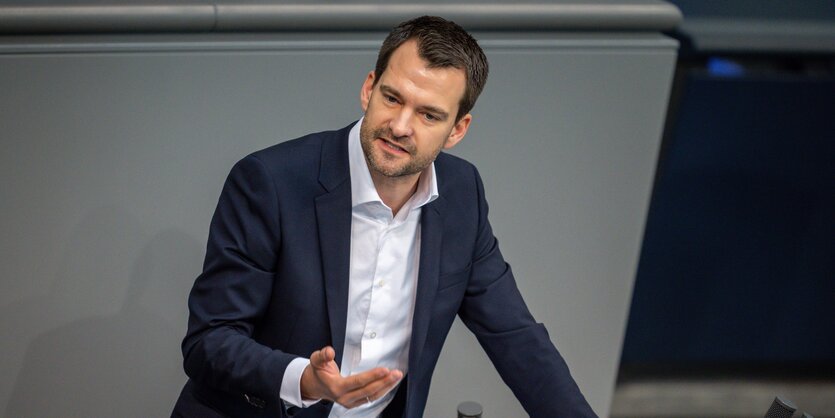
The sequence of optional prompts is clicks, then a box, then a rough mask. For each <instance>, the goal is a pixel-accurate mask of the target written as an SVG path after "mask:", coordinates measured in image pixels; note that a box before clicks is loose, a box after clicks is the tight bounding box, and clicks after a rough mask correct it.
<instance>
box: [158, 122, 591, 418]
mask: <svg viewBox="0 0 835 418" xmlns="http://www.w3.org/2000/svg"><path fill="white" fill-rule="evenodd" d="M350 128H351V126H348V127H346V128H343V129H341V130H339V131H330V132H321V133H316V134H311V135H308V136H305V137H302V138H298V139H296V140H292V141H288V142H285V143H281V144H278V145H275V146H272V147H270V148H267V149H265V150H262V151H258V152H256V153H254V154H251V155H249V156H247V157H245V158H244V159H242V160H241V161H239V162H238V163H237V164H236V165H235V166H234V168H233V169H232V171H231V173H230V174H229V177H228V178H227V180H226V184H225V185H224V187H223V191H222V193H221V196H220V200H219V202H218V205H217V209H216V211H215V215H214V217H213V219H212V223H211V229H210V232H209V240H208V246H207V251H206V260H205V264H204V267H203V272H202V274H201V275H200V276H199V277H198V278H197V280H196V281H195V284H194V288H193V289H192V291H191V295H190V297H189V311H190V316H189V324H188V333H187V335H186V337H185V340H184V341H183V345H182V349H183V356H184V366H185V370H186V374H187V375H188V376H189V378H190V379H189V382H188V383H187V384H186V387H185V388H184V389H183V392H182V393H181V395H180V399H179V400H178V402H177V405H176V406H175V410H174V415H175V416H196V417H207V416H234V417H262V416H263V417H273V418H275V417H282V416H286V415H293V414H295V415H296V416H298V417H326V416H327V414H328V412H329V410H330V407H331V405H330V404H328V403H326V402H322V403H319V404H317V405H315V406H313V407H311V408H307V409H303V410H299V409H296V408H290V409H289V410H288V409H286V408H285V407H284V405H283V403H282V401H281V400H280V398H279V387H280V383H281V380H282V377H283V374H284V370H285V368H286V367H287V365H288V364H289V363H290V361H291V360H293V359H294V358H296V357H298V356H305V357H307V356H309V355H310V354H311V353H312V352H313V351H315V350H318V349H320V348H322V347H324V346H327V345H330V346H332V347H333V348H334V349H335V350H336V362H337V363H339V364H341V358H342V349H343V344H344V342H345V325H346V318H347V306H348V273H349V268H350V265H349V264H350V245H351V243H350V237H351V182H350V179H349V167H348V132H349V130H350ZM435 171H436V174H437V179H438V187H439V193H440V197H439V198H438V199H436V200H435V201H433V202H432V203H430V204H428V205H427V206H425V207H424V208H423V211H422V214H421V226H420V227H421V246H420V264H419V272H418V284H417V296H416V306H415V312H414V320H413V328H412V338H411V345H410V347H409V372H408V374H407V376H406V377H405V379H404V381H403V382H402V383H401V385H400V388H399V389H398V393H397V395H396V396H395V400H394V401H393V402H392V404H391V405H390V406H389V407H388V408H387V410H386V413H385V414H384V416H398V417H399V416H402V417H409V418H418V417H421V416H422V414H423V410H424V407H425V405H426V399H427V396H428V393H429V383H430V380H431V377H432V372H433V369H434V368H435V364H436V362H437V360H438V355H439V354H440V352H441V347H442V346H443V343H444V340H445V339H446V336H447V333H448V332H449V329H450V326H451V325H452V322H453V319H454V318H455V315H456V314H457V315H459V316H460V317H461V319H462V320H463V321H464V323H465V324H466V326H467V327H468V328H469V329H470V330H471V331H472V332H473V333H474V334H475V335H476V337H477V338H478V341H479V342H480V343H481V345H482V347H483V348H484V349H485V351H486V352H487V355H488V356H489V357H490V359H491V360H492V362H493V364H494V365H495V367H496V369H497V370H498V371H499V374H500V375H501V377H502V379H503V380H504V381H505V382H506V383H507V384H508V386H509V387H510V388H511V389H512V390H513V393H514V394H515V395H516V397H517V398H518V399H519V400H520V402H521V403H522V405H523V406H524V408H525V410H526V411H527V412H528V414H530V415H531V416H533V417H548V418H553V417H561V416H565V417H591V416H594V413H593V412H592V410H591V408H590V407H589V406H588V403H587V402H586V400H585V399H584V398H583V396H582V394H581V393H580V391H579V389H578V388H577V385H576V384H575V382H574V380H573V379H572V378H571V376H570V374H569V371H568V368H567V367H566V365H565V362H564V361H563V359H562V357H561V356H560V354H559V353H558V352H557V350H556V349H555V348H554V346H553V344H552V343H551V341H550V339H549V337H548V333H547V331H546V330H545V327H544V326H543V325H542V324H538V323H536V322H535V321H534V318H533V317H532V316H531V314H530V313H529V311H528V309H527V307H526V306H525V303H524V302H523V300H522V296H521V295H520V293H519V291H518V289H517V287H516V283H515V281H514V279H513V275H512V273H511V270H510V266H508V265H507V264H506V263H505V261H504V259H503V258H502V255H501V253H500V252H499V248H498V245H497V242H496V239H495V238H494V236H493V233H492V230H491V228H490V223H489V222H488V220H487V201H486V200H485V198H484V189H483V187H482V183H481V179H480V177H479V175H478V172H477V171H476V169H475V167H474V166H473V165H471V164H470V163H468V162H466V161H464V160H462V159H460V158H457V157H454V156H450V155H447V154H444V153H441V154H440V155H439V156H438V158H437V159H436V160H435Z"/></svg>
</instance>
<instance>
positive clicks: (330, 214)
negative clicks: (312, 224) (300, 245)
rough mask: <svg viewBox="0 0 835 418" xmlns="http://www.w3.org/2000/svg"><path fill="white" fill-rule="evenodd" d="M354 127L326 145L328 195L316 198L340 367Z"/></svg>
mask: <svg viewBox="0 0 835 418" xmlns="http://www.w3.org/2000/svg"><path fill="white" fill-rule="evenodd" d="M352 126H353V125H351V126H348V127H346V128H344V129H342V130H341V131H338V132H337V133H336V135H334V136H333V137H327V138H325V139H324V140H323V143H322V157H321V158H322V162H321V167H320V172H319V182H320V184H321V185H322V187H324V188H325V190H327V193H325V194H323V195H320V196H318V197H317V198H316V220H317V223H318V227H319V249H320V251H321V256H322V271H323V273H324V282H325V297H326V300H327V304H328V321H329V323H330V331H331V344H332V345H333V348H334V350H335V351H336V363H337V364H339V365H341V364H342V351H343V349H344V345H345V324H346V321H347V317H348V279H349V274H350V266H351V265H350V264H351V182H350V181H349V179H350V171H349V168H348V132H349V131H350V129H351V127H352Z"/></svg>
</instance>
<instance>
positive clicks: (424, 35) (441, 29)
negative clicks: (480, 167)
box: [374, 16, 489, 121]
mask: <svg viewBox="0 0 835 418" xmlns="http://www.w3.org/2000/svg"><path fill="white" fill-rule="evenodd" d="M410 39H415V40H417V43H418V54H419V55H420V57H421V58H423V59H424V60H426V61H427V62H428V63H429V68H445V67H454V68H458V69H461V70H464V72H465V73H466V74H467V86H466V89H465V90H464V96H463V97H462V98H461V101H460V102H459V103H458V114H457V115H456V117H455V120H456V121H458V120H460V119H461V118H462V117H463V116H464V115H466V114H467V113H469V112H470V110H472V108H473V106H474V105H475V101H476V99H478V95H479V94H481V90H482V89H484V84H485V83H486V82H487V73H488V71H489V66H488V64H487V57H486V56H485V55H484V51H482V50H481V47H479V46H478V42H476V40H475V39H474V38H473V37H472V36H471V35H470V34H469V33H467V31H465V30H464V28H462V27H461V26H458V25H457V24H456V23H455V22H452V21H449V20H446V19H444V18H441V17H437V16H421V17H418V18H415V19H412V20H408V21H406V22H403V23H401V24H399V25H397V26H395V27H394V29H392V30H391V32H390V33H389V34H388V36H387V37H386V39H385V40H384V41H383V46H382V47H381V48H380V53H379V54H378V55H377V65H376V67H375V68H374V82H375V83H376V82H377V80H379V79H380V77H381V76H382V75H383V72H384V71H385V70H386V67H388V63H389V59H390V58H391V54H392V53H393V52H394V50H395V49H397V48H398V47H399V46H400V45H402V44H403V43H404V42H406V41H408V40H410Z"/></svg>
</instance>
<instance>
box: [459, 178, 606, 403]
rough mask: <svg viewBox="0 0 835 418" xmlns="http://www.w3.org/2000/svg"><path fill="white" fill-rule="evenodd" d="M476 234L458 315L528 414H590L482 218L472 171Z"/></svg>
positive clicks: (478, 185)
mask: <svg viewBox="0 0 835 418" xmlns="http://www.w3.org/2000/svg"><path fill="white" fill-rule="evenodd" d="M475 181H476V189H477V191H478V202H479V222H478V235H477V239H476V246H475V252H474V255H473V270H472V274H471V276H470V282H469V284H468V285H467V290H466V293H465V295H464V300H463V302H462V304H461V307H460V308H459V312H458V313H459V316H460V317H461V319H462V320H463V322H464V324H465V325H466V326H467V327H468V328H469V329H470V331H472V332H473V333H474V334H475V336H476V338H477V339H478V341H479V343H480V344H481V346H482V347H483V348H484V350H485V351H486V353H487V355H488V357H489V358H490V360H491V361H492V362H493V364H494V366H495V367H496V370H497V371H498V372H499V374H500V375H501V377H502V379H503V380H504V381H505V383H506V384H507V385H508V386H509V387H510V389H511V390H512V391H513V394H514V395H515V396H516V398H517V399H519V401H520V402H521V403H522V406H523V407H524V408H525V411H526V412H527V413H528V414H529V415H530V416H531V417H533V418H538V417H543V418H554V417H572V418H573V417H596V415H595V413H594V411H592V409H591V407H590V406H589V404H588V402H587V401H586V399H585V398H584V397H583V395H582V393H580V389H579V388H578V387H577V384H576V383H575V381H574V379H573V378H572V377H571V374H570V372H569V370H568V366H567V365H566V363H565V361H564V360H563V358H562V356H561V355H560V353H559V352H558V351H557V349H556V347H554V345H553V343H551V339H550V337H549V336H548V331H547V330H546V329H545V326H544V325H542V324H541V323H537V322H536V321H535V320H534V318H533V316H532V315H531V313H530V311H529V310H528V308H527V306H526V305H525V302H524V300H523V299H522V295H521V293H520V292H519V289H518V288H517V287H516V281H515V280H514V278H513V273H512V272H511V269H510V266H509V265H508V264H507V263H506V262H505V261H504V258H503V257H502V254H501V252H500V251H499V246H498V241H497V240H496V238H495V237H494V236H493V231H492V228H491V227H490V222H489V221H488V219H487V212H488V208H487V201H486V199H485V198H484V187H483V185H482V182H481V178H480V177H479V175H478V172H476V173H475Z"/></svg>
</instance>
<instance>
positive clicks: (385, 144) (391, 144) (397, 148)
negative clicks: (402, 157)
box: [377, 137, 409, 154]
mask: <svg viewBox="0 0 835 418" xmlns="http://www.w3.org/2000/svg"><path fill="white" fill-rule="evenodd" d="M377 139H379V140H380V141H381V142H382V144H383V145H382V146H383V148H385V149H386V150H389V151H391V152H392V153H395V154H401V153H402V154H408V153H409V151H407V150H406V149H405V148H403V147H401V146H399V145H397V144H395V143H394V142H391V141H389V140H388V139H386V138H382V137H380V138H377Z"/></svg>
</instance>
